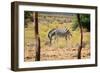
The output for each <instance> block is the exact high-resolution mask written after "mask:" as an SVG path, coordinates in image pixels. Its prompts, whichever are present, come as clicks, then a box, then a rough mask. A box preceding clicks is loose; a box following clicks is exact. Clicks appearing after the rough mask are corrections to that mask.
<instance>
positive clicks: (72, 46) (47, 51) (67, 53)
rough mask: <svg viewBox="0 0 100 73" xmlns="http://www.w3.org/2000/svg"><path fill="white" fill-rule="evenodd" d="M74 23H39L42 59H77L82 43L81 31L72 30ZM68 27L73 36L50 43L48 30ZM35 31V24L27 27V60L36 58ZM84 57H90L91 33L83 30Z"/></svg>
mask: <svg viewBox="0 0 100 73" xmlns="http://www.w3.org/2000/svg"><path fill="white" fill-rule="evenodd" d="M71 26H72V24H71V23H68V24H63V26H62V24H58V23H57V22H54V23H52V24H48V25H46V24H39V37H40V41H41V60H64V59H66V60H67V59H76V58H77V50H78V47H79V44H80V31H79V29H77V30H76V31H72V29H71ZM65 27H67V28H68V29H69V30H70V32H71V33H72V37H71V38H70V39H68V40H67V41H66V40H65V39H64V38H58V39H57V40H53V41H52V45H51V46H50V45H49V44H48V42H49V39H48V36H47V35H48V32H49V31H50V30H51V29H53V28H65ZM35 49H36V48H35V32H34V25H32V24H31V23H30V24H28V27H27V28H25V57H24V58H25V61H28V62H30V61H34V60H35ZM81 56H82V59H85V58H89V57H90V33H89V32H85V31H84V32H83V49H82V55H81Z"/></svg>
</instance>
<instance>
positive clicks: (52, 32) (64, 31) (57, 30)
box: [48, 28, 72, 44]
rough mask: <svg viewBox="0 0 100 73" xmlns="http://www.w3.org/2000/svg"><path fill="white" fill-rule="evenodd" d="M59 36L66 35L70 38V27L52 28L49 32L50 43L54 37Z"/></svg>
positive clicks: (66, 37)
mask: <svg viewBox="0 0 100 73" xmlns="http://www.w3.org/2000/svg"><path fill="white" fill-rule="evenodd" d="M54 36H55V38H57V37H58V36H59V37H65V39H66V40H67V39H69V38H70V37H71V36H72V34H71V32H70V31H69V30H68V29H66V28H65V29H60V28H53V29H52V30H50V31H49V32H48V38H49V41H50V44H51V43H52V37H54Z"/></svg>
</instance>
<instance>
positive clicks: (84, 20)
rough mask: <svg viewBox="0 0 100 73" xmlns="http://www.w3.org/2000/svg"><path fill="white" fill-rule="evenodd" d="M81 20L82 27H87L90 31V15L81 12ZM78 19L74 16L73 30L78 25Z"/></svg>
mask: <svg viewBox="0 0 100 73" xmlns="http://www.w3.org/2000/svg"><path fill="white" fill-rule="evenodd" d="M80 19H81V20H80V22H81V24H82V27H83V28H85V29H87V31H90V15H89V14H80ZM78 26H79V25H78V21H77V17H76V16H74V17H73V30H75V29H76V28H77V27H78Z"/></svg>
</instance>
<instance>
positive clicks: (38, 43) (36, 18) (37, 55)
mask: <svg viewBox="0 0 100 73" xmlns="http://www.w3.org/2000/svg"><path fill="white" fill-rule="evenodd" d="M35 36H36V57H35V61H40V38H39V36H38V12H35Z"/></svg>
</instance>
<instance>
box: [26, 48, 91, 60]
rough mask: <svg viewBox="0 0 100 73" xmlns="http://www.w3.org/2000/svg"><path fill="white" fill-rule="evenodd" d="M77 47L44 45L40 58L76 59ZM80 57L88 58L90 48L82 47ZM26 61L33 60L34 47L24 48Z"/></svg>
mask: <svg viewBox="0 0 100 73" xmlns="http://www.w3.org/2000/svg"><path fill="white" fill-rule="evenodd" d="M77 52H78V49H77V48H52V47H45V48H41V56H40V60H41V61H44V60H68V59H77ZM81 58H82V59H86V58H90V49H89V48H82V54H81ZM24 60H25V61H26V62H32V61H35V49H34V48H31V49H30V48H26V49H25V58H24Z"/></svg>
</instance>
